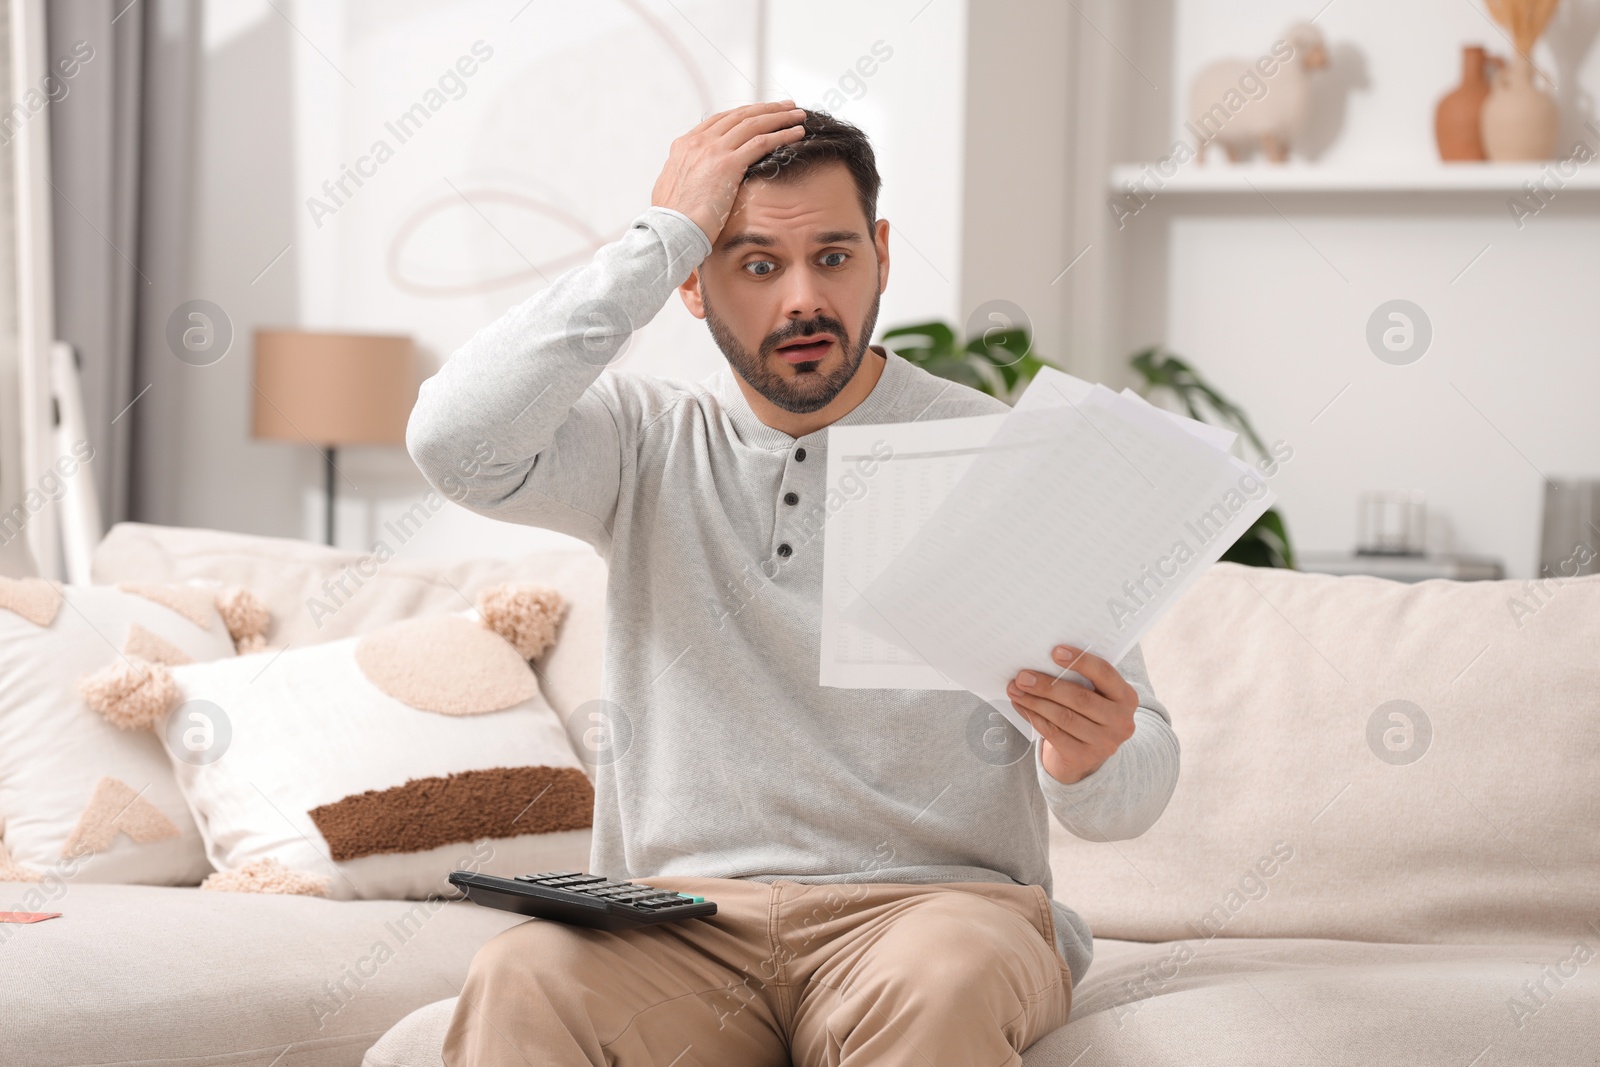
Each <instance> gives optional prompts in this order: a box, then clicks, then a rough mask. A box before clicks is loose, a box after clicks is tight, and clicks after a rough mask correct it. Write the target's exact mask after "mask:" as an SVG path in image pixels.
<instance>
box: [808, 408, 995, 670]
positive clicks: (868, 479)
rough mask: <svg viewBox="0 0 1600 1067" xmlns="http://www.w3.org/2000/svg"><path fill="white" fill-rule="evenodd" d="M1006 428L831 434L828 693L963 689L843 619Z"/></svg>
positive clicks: (933, 425) (979, 419)
mask: <svg viewBox="0 0 1600 1067" xmlns="http://www.w3.org/2000/svg"><path fill="white" fill-rule="evenodd" d="M1005 419H1006V415H1005V413H1000V414H996V415H977V416H972V417H968V418H964V419H937V420H933V421H930V422H899V423H887V424H883V425H878V426H834V427H832V428H830V429H829V430H828V497H829V498H830V499H842V500H843V503H842V504H841V505H840V506H839V508H838V509H837V510H830V511H829V512H828V516H827V519H826V526H825V527H824V533H823V538H822V574H823V583H822V674H821V677H820V679H819V682H820V684H822V685H828V686H835V687H838V688H840V689H961V688H963V687H962V686H961V685H959V684H957V683H956V682H954V681H952V680H951V679H949V678H946V677H945V676H944V675H942V674H940V673H939V671H937V670H936V669H934V668H933V667H930V666H928V664H927V663H925V662H923V660H922V658H921V657H919V656H917V655H916V654H915V653H913V652H908V651H906V649H904V648H903V647H902V646H900V645H898V644H895V643H894V642H892V641H885V640H883V639H882V638H880V637H876V636H874V635H873V634H871V633H869V632H868V631H866V630H863V629H861V628H860V627H859V626H851V625H848V624H846V623H844V622H842V621H840V619H839V610H840V608H842V607H843V606H844V605H845V604H848V603H849V602H850V601H852V600H854V599H855V598H856V597H857V596H859V595H860V591H861V590H862V589H865V588H866V587H867V586H868V585H870V584H871V583H872V580H873V579H875V578H877V577H878V574H879V573H880V572H881V571H882V570H883V568H884V567H886V566H888V564H889V561H890V560H892V559H894V557H895V556H896V555H898V554H899V552H900V550H901V549H902V548H904V547H905V544H906V542H907V541H909V540H910V539H911V537H912V535H914V534H915V533H916V532H917V531H918V530H919V529H921V528H922V524H923V523H924V522H926V521H927V519H928V517H929V516H930V515H932V514H933V513H934V511H935V510H936V509H937V508H938V507H939V505H940V504H942V503H943V502H944V498H945V497H946V496H947V495H948V494H949V492H950V490H951V489H953V488H954V487H955V484H956V483H957V482H958V481H960V480H961V476H962V475H963V474H965V473H966V470H967V467H968V466H970V465H971V463H972V461H973V460H974V459H976V458H977V457H978V453H979V452H980V451H981V450H982V448H983V446H984V445H986V444H988V443H989V439H990V438H991V437H993V436H994V433H995V431H996V430H998V429H999V428H1000V424H1001V423H1002V422H1004V421H1005ZM874 449H876V452H875V451H874ZM885 453H888V456H889V458H887V459H883V460H880V459H879V458H878V457H879V456H882V455H884V454H885ZM835 493H837V494H838V497H835V496H834V494H835Z"/></svg>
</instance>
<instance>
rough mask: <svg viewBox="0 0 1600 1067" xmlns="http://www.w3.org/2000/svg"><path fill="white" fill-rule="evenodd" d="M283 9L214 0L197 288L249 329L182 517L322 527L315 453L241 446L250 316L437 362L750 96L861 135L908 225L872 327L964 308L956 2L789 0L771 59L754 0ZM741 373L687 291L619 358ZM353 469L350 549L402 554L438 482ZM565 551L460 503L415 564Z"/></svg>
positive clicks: (353, 465) (209, 422)
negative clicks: (426, 558) (488, 53)
mask: <svg viewBox="0 0 1600 1067" xmlns="http://www.w3.org/2000/svg"><path fill="white" fill-rule="evenodd" d="M279 7H280V8H282V9H283V11H284V12H285V14H286V15H287V18H285V17H283V16H280V15H279V14H277V13H276V12H275V11H274V10H273V9H272V8H271V7H269V6H268V5H267V4H266V2H265V0H208V3H207V5H206V16H207V20H208V22H207V47H206V57H205V61H204V73H203V77H202V90H201V91H202V97H201V100H202V115H201V118H200V123H199V128H200V131H201V137H200V147H199V152H198V155H199V163H198V166H199V170H200V181H199V190H200V191H199V195H198V197H197V205H196V210H197V212H198V214H199V224H198V225H197V227H196V234H197V236H196V242H197V245H196V248H195V259H196V264H197V270H196V276H197V278H198V279H200V281H199V284H198V286H197V289H198V292H197V295H201V296H205V297H207V298H208V299H212V300H215V301H216V302H218V303H219V304H221V305H222V306H223V307H224V308H225V309H226V310H227V311H228V313H229V315H230V317H231V318H232V319H233V322H234V327H235V331H236V336H237V337H238V338H239V341H238V342H236V347H235V350H234V352H232V353H230V354H229V356H228V357H227V358H226V359H224V360H223V361H222V362H221V363H219V364H217V365H216V366H214V367H210V368H205V370H206V371H207V372H214V373H206V374H197V375H187V376H186V377H185V388H186V389H187V391H188V393H187V396H186V408H187V410H189V411H190V412H192V416H191V419H190V420H189V422H188V424H187V425H185V426H182V427H175V428H174V432H175V433H178V434H181V435H183V436H184V439H185V447H184V448H183V449H182V456H183V460H182V464H183V466H182V470H180V471H178V472H177V475H178V477H179V478H180V479H181V481H182V486H183V488H182V496H181V500H180V504H179V507H178V514H176V515H174V516H171V517H170V519H168V520H165V521H173V522H178V523H183V524H189V525H202V526H214V527H219V528H225V529H235V530H245V531H250V532H259V533H268V534H277V535H287V536H305V537H310V538H317V537H319V536H320V535H319V531H320V528H321V467H320V464H321V460H320V458H319V457H318V456H317V455H316V453H315V452H314V451H313V450H312V449H310V448H309V447H306V448H296V447H294V446H291V445H283V444H278V443H256V442H253V441H251V440H249V438H248V436H247V435H248V420H247V418H246V413H247V412H248V405H249V398H250V393H251V387H250V384H249V377H248V369H249V359H248V344H249V332H250V330H251V329H252V328H253V327H255V326H256V325H280V326H281V325H299V326H305V327H309V328H326V329H349V330H367V329H371V330H381V331H396V330H400V331H407V332H410V333H412V334H413V335H414V336H415V337H416V339H417V342H418V345H419V348H420V350H421V352H422V354H423V359H424V362H425V367H424V372H423V373H424V374H425V375H426V374H431V373H432V371H433V369H434V368H436V367H437V365H438V364H439V363H440V362H441V361H442V360H443V359H445V358H446V357H447V356H448V355H449V353H450V352H452V351H453V350H454V349H455V348H456V347H458V346H459V345H460V344H461V343H462V342H463V341H465V340H466V339H467V338H468V337H470V336H471V335H472V333H473V332H474V331H476V330H477V329H479V328H480V327H482V326H484V325H486V324H487V323H489V322H491V321H493V320H494V319H495V318H496V317H497V316H498V315H499V314H501V313H502V312H503V311H504V310H506V309H507V308H509V307H511V306H512V305H514V304H515V303H517V302H519V301H521V300H523V299H525V298H526V297H527V296H529V295H531V294H532V293H534V292H536V291H537V290H538V289H540V288H542V287H543V285H544V284H546V279H551V278H554V277H557V276H559V274H560V273H561V272H563V271H564V270H566V269H569V268H570V267H572V266H574V265H575V264H577V263H579V262H583V261H586V260H587V259H588V258H589V257H590V256H592V255H593V252H594V250H595V249H596V248H598V247H599V245H600V244H603V243H605V242H607V241H610V240H614V239H616V238H617V237H618V236H620V235H621V233H622V232H623V230H624V229H625V228H626V226H627V225H628V224H629V222H630V221H631V220H632V218H633V217H634V216H635V215H637V214H638V212H640V211H642V210H643V209H644V208H645V207H646V206H648V203H649V195H650V188H651V186H652V185H653V183H654V180H655V177H656V175H657V173H658V172H659V170H660V167H661V164H662V162H663V161H664V160H665V158H666V154H667V149H668V144H669V142H670V141H671V140H672V138H674V137H676V136H677V135H678V134H680V133H682V132H683V131H684V130H686V129H688V128H689V127H690V126H692V125H694V124H695V123H696V122H698V121H699V120H700V119H701V118H702V117H703V116H704V115H706V114H709V113H711V112H713V111H718V110H722V109H724V108H727V107H731V106H734V105H735V104H738V103H743V102H748V101H750V100H754V99H759V98H763V97H764V98H769V99H771V98H778V97H781V96H786V95H792V96H793V97H794V98H795V99H796V100H797V101H798V102H799V103H800V104H802V106H813V107H823V108H827V109H829V110H832V111H834V113H836V114H838V115H840V116H841V117H843V118H846V119H849V120H850V121H853V122H856V123H858V124H860V125H862V126H863V127H864V128H865V129H866V130H867V132H868V133H869V135H870V136H871V137H872V138H873V141H874V145H875V148H876V150H877V152H878V163H879V167H880V170H881V171H882V172H883V175H884V180H885V183H884V189H883V194H882V198H881V201H880V210H881V212H882V214H883V216H884V217H886V218H888V219H889V220H890V223H891V227H892V232H893V234H894V236H892V237H891V254H892V255H893V257H894V271H893V274H892V276H891V284H890V287H889V290H888V291H887V292H886V293H885V295H884V299H883V304H882V308H881V312H880V317H879V329H880V331H881V330H882V329H883V328H886V327H887V326H891V325H894V324H896V323H901V322H906V321H912V320H918V319H924V318H928V317H933V316H941V317H949V316H953V315H954V314H956V303H957V296H956V285H957V283H958V280H959V263H960V215H961V212H960V210H959V202H960V195H961V191H960V166H959V160H960V156H961V129H962V125H961V111H962V109H961V101H962V96H963V87H962V78H961V68H962V62H961V60H962V50H963V47H964V44H963V41H964V32H963V27H964V25H965V18H966V8H965V4H964V3H961V2H959V0H939V2H938V3H935V4H932V5H929V6H927V8H926V9H925V10H922V8H923V0H905V2H896V3H884V4H876V5H872V6H871V7H870V8H867V7H866V6H864V5H851V4H846V3H843V2H838V0H829V2H826V3H808V4H802V3H799V2H798V0H772V2H771V3H770V5H769V10H768V14H767V20H766V25H765V35H764V37H765V41H766V44H767V49H766V53H765V54H762V53H761V50H760V48H759V47H758V44H759V41H760V40H761V39H762V33H761V26H760V20H759V12H760V9H759V6H758V5H757V4H755V3H751V2H749V0H702V2H700V3H686V2H683V0H675V2H673V3H667V2H666V0H606V2H602V3H585V2H579V0H566V2H561V3H549V2H540V3H537V4H534V5H530V6H528V7H526V8H520V5H517V4H507V3H505V2H503V0H409V2H405V3H396V2H394V0H387V2H385V0H298V2H296V3H280V4H279ZM519 9H520V11H519ZM512 16H515V18H513V17H512ZM291 21H292V23H293V25H292V26H291V25H290V24H289V23H290V22H291ZM478 40H482V41H484V42H485V43H486V44H487V46H488V47H490V48H492V49H493V56H492V57H491V58H490V59H489V60H488V61H486V62H483V63H482V64H481V66H480V68H479V70H478V72H477V73H476V74H474V75H473V76H471V77H470V78H467V79H465V83H466V89H465V92H464V93H463V94H462V95H461V96H460V98H459V99H450V100H449V101H448V102H447V103H446V104H445V105H444V106H443V107H442V108H440V109H439V111H438V112H437V113H436V114H435V116H434V117H433V118H432V119H430V121H429V122H428V123H427V125H426V126H425V127H424V129H423V130H422V131H421V132H420V133H419V134H417V135H416V136H415V137H414V138H413V139H411V140H409V141H407V142H406V143H404V144H398V142H397V139H396V138H395V137H394V136H393V135H391V134H386V132H385V127H384V122H385V121H386V120H390V119H393V118H394V117H395V116H396V115H398V114H399V113H400V112H401V111H403V110H404V109H405V108H407V107H409V106H410V105H411V104H412V103H414V102H415V101H417V100H418V99H419V98H420V96H421V95H422V94H423V93H424V92H425V91H426V90H427V89H428V88H429V87H430V86H432V85H433V84H434V83H435V82H436V80H437V79H438V77H439V75H440V73H441V72H442V71H443V70H444V69H445V68H446V67H448V66H449V65H451V64H453V63H454V62H455V60H456V59H457V58H458V57H459V56H461V55H463V54H467V53H469V52H470V48H471V46H472V44H473V42H474V41H478ZM878 42H882V44H881V45H880V47H879V51H880V54H881V53H882V52H883V51H884V50H886V49H887V50H888V51H889V52H890V53H891V54H890V56H889V58H888V59H887V60H883V61H881V62H875V63H869V64H867V65H866V66H867V67H870V68H871V69H872V73H871V74H870V75H867V76H862V75H861V74H860V70H861V69H862V68H860V67H858V63H859V62H860V60H861V57H862V56H864V55H870V54H871V51H872V49H873V47H874V45H875V44H878ZM852 72H854V73H852ZM758 83H765V88H764V90H760V91H758V88H757V84H758ZM830 92H831V93H832V94H833V95H831V96H830V95H828V94H830ZM830 105H836V106H830ZM378 137H387V139H388V140H389V141H391V143H394V144H396V151H395V153H394V156H393V158H392V159H391V160H389V161H388V162H386V163H384V164H382V165H381V166H379V167H378V168H377V174H376V175H375V176H374V177H372V178H370V179H368V180H367V181H366V182H365V184H363V185H362V186H361V187H360V189H359V190H357V191H356V193H355V195H354V196H352V197H350V198H349V199H348V201H347V202H345V203H344V204H342V205H339V206H338V209H337V211H336V213H335V214H333V215H332V216H330V217H323V218H322V219H321V224H320V225H319V224H318V221H317V220H316V219H314V218H313V216H312V214H311V212H310V211H309V210H308V209H307V207H306V203H305V201H306V199H307V198H308V197H309V196H312V195H314V194H318V193H319V191H320V189H321V186H322V183H323V182H324V181H326V180H329V179H333V178H337V177H338V176H339V174H340V173H341V165H352V164H354V163H355V162H356V160H357V158H358V157H359V156H361V155H363V154H365V153H366V152H367V151H368V149H369V147H370V145H371V144H372V142H373V140H374V139H375V138H378ZM457 190H459V192H457ZM285 248H287V252H285V253H284V254H283V255H282V257H281V258H279V259H277V260H276V261H274V257H275V256H278V254H279V253H280V252H281V251H283V250H284V249H285ZM269 263H271V264H272V265H271V266H270V268H269V267H268V264H269ZM452 287H455V288H456V289H458V290H459V291H453V292H452V291H450V290H451V289H452ZM722 365H723V358H722V355H721V353H720V352H719V351H718V350H717V348H716V346H715V344H714V343H713V342H712V340H711V338H710V335H709V334H708V333H707V331H706V329H705V326H704V324H703V323H702V322H700V321H699V320H697V319H694V318H693V317H692V316H690V315H689V314H688V312H687V311H685V310H684V308H683V307H682V305H681V303H680V302H679V301H678V300H677V299H676V298H673V299H671V300H669V301H668V303H667V305H666V307H665V308H664V309H663V310H662V312H661V313H660V314H659V315H658V316H657V318H656V319H655V321H653V322H652V323H651V324H650V325H649V326H647V327H645V328H644V329H642V330H640V331H639V333H638V335H637V336H636V337H635V339H634V341H633V343H632V345H631V346H630V348H629V350H628V353H627V355H626V356H625V357H624V358H623V359H622V360H621V361H620V366H621V367H622V368H623V369H626V370H633V371H641V372H645V373H653V374H661V375H666V376H673V377H681V378H692V379H698V378H701V377H703V376H705V375H706V374H708V373H710V372H711V371H713V370H715V369H717V368H718V367H720V366H722ZM340 467H341V469H342V470H343V472H344V474H345V475H346V476H347V477H348V479H349V481H341V484H340V492H341V493H342V494H343V499H342V501H341V507H340V510H339V514H338V519H339V527H340V534H339V540H340V544H341V546H342V547H346V548H350V549H354V550H366V549H369V548H371V547H372V546H373V544H374V543H375V541H376V540H378V539H379V538H385V539H386V540H388V541H389V542H390V547H391V548H396V547H397V546H396V545H394V544H393V540H392V538H388V536H387V535H386V534H385V532H384V525H383V523H384V520H386V519H388V518H391V517H393V516H394V515H396V514H398V513H399V512H401V511H403V510H405V509H406V508H409V507H410V506H411V504H412V503H413V502H414V501H415V500H416V499H417V498H418V497H419V496H420V494H421V493H422V491H423V490H424V488H425V485H424V483H423V482H422V480H421V478H420V476H419V475H418V474H417V473H416V471H415V469H414V468H413V467H412V465H411V463H410V460H409V458H408V457H407V456H406V455H405V453H404V450H403V449H372V448H364V449H347V450H344V451H342V452H341V453H340ZM350 482H354V483H355V488H352V486H351V484H350ZM560 540H564V539H561V538H558V537H557V535H554V534H548V533H546V532H544V531H538V530H533V529H530V528H524V527H515V526H510V525H507V524H503V523H498V522H493V521H491V520H488V519H484V518H481V517H479V516H476V515H473V514H471V513H470V512H466V511H464V510H462V509H459V508H457V507H455V506H454V505H447V506H446V510H445V511H444V512H441V513H440V514H439V515H438V516H436V517H434V518H433V520H432V521H431V522H430V523H429V524H428V525H427V526H425V527H424V528H423V530H422V531H421V533H420V534H419V535H418V536H417V537H416V538H415V539H414V540H412V541H410V542H408V543H407V544H406V546H405V549H404V551H405V552H407V553H418V554H433V553H439V554H480V553H481V554H507V553H516V552H519V551H525V550H528V549H530V548H532V547H535V546H538V545H542V544H547V543H551V542H554V541H560Z"/></svg>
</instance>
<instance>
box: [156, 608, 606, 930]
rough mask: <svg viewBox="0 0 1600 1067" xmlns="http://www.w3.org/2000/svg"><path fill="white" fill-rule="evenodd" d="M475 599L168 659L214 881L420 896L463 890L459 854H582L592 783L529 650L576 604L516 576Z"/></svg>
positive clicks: (511, 863) (494, 866) (179, 741)
mask: <svg viewBox="0 0 1600 1067" xmlns="http://www.w3.org/2000/svg"><path fill="white" fill-rule="evenodd" d="M478 603H479V607H480V610H478V611H471V612H464V613H460V614H454V615H438V616H430V617H422V618H417V619H409V620H405V621H402V622H397V623H392V624H390V625H388V626H385V627H382V628H380V629H378V630H375V631H373V632H371V633H368V634H365V635H363V636H361V637H352V638H345V639H342V640H338V641H330V642H324V643H321V644H317V645H309V646H306V647H303V648H289V649H287V650H284V651H281V652H276V653H275V652H271V651H267V652H261V653H257V654H254V655H248V656H240V657H238V658H237V659H234V660H231V661H227V662H218V663H209V664H193V665H189V666H182V667H174V668H172V669H171V671H170V680H171V682H172V683H173V689H174V691H173V693H172V695H171V696H170V697H169V698H168V699H169V700H170V706H171V708H175V709H176V710H175V712H171V713H170V714H169V715H168V717H167V718H165V719H164V720H163V721H165V722H167V723H168V724H169V725H168V726H167V727H166V729H167V734H168V736H167V750H168V753H169V755H170V756H171V757H172V761H173V762H172V765H173V768H174V770H175V772H176V775H177V778H178V782H179V785H180V787H181V788H182V790H183V793H184V796H185V797H186V798H187V800H188V802H189V806H190V809H191V811H192V812H193V814H194V817H195V821H196V823H197V824H198V825H199V827H200V832H201V834H202V836H203V837H204V839H205V843H206V851H207V855H208V856H209V857H210V859H211V862H212V863H213V864H214V865H215V866H216V868H217V870H218V872H219V874H217V875H215V876H213V877H212V878H211V879H209V880H208V881H207V883H206V885H205V888H211V889H228V890H244V891H256V892H291V893H306V894H311V895H319V896H329V897H333V898H335V899H340V900H350V899H362V900H369V899H412V900H416V899H423V898H426V897H428V896H430V895H433V894H439V895H446V896H448V895H455V893H456V890H454V889H453V887H451V886H450V885H449V883H448V882H447V880H446V879H447V876H448V875H449V873H450V872H451V871H453V870H456V869H457V868H462V867H470V868H472V869H475V870H480V871H487V872H491V873H502V874H507V875H511V874H523V873H527V872H530V871H538V870H552V869H573V870H581V869H583V868H584V867H586V866H587V865H588V861H589V827H590V825H591V821H592V816H593V810H594V791H593V788H592V787H591V785H590V783H589V779H588V776H587V775H586V774H585V773H584V770H583V767H582V765H581V764H580V763H579V762H578V759H577V757H576V756H575V755H574V753H573V751H572V746H571V743H570V742H569V741H568V740H567V736H566V732H565V731H564V729H563V727H562V724H561V722H560V720H559V719H558V718H557V716H556V714H555V712H554V711H552V710H551V708H550V706H549V705H548V704H547V703H546V702H545V699H544V697H543V696H542V695H541V694H540V692H539V684H538V678H537V676H536V674H535V671H534V669H533V667H532V666H531V665H530V663H529V660H530V659H533V658H536V657H537V656H538V655H539V654H541V653H542V652H543V651H544V650H545V649H546V648H547V647H548V646H549V645H550V644H551V642H552V641H553V640H554V637H555V633H556V629H557V625H558V623H559V622H560V616H561V612H562V610H563V607H564V605H563V604H562V602H561V599H560V597H559V596H558V595H557V594H555V593H553V592H550V591H548V590H542V589H536V588H533V587H504V586H501V587H493V588H491V589H487V590H484V591H483V593H481V594H480V596H479V600H478ZM485 615H487V616H488V617H489V618H490V619H491V620H492V621H493V622H494V624H495V625H494V626H491V625H489V623H488V622H485V621H484V618H485ZM497 627H498V628H497Z"/></svg>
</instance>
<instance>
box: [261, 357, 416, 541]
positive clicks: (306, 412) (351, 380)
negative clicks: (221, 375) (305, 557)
mask: <svg viewBox="0 0 1600 1067" xmlns="http://www.w3.org/2000/svg"><path fill="white" fill-rule="evenodd" d="M254 349H255V393H254V403H253V405H252V420H251V436H253V437H256V438H260V439H263V440H277V441H297V442H300V443H302V444H309V445H312V446H314V447H315V448H317V449H318V450H319V451H320V452H321V453H322V456H323V460H324V463H325V469H326V474H327V486H328V489H327V492H328V510H327V514H326V516H325V520H326V521H325V524H324V533H325V536H326V540H327V543H328V544H330V545H331V544H333V502H334V485H333V483H334V479H335V478H336V477H338V471H337V469H336V468H335V466H334V462H335V454H336V453H337V451H338V449H339V448H340V447H341V446H344V445H403V444H405V440H406V420H407V419H409V418H410V416H411V408H412V405H413V404H415V403H416V399H417V380H416V364H415V353H414V350H413V348H412V344H411V338H410V337H409V336H405V335H399V334H358V333H319V332H313V331H308V330H262V329H258V330H256V331H255V343H254Z"/></svg>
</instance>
